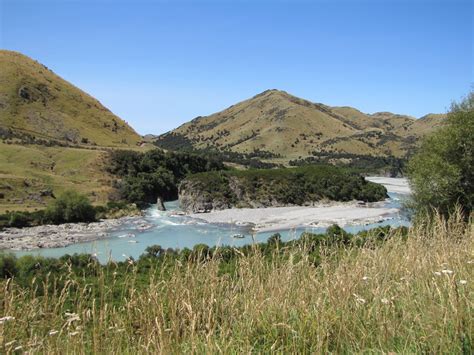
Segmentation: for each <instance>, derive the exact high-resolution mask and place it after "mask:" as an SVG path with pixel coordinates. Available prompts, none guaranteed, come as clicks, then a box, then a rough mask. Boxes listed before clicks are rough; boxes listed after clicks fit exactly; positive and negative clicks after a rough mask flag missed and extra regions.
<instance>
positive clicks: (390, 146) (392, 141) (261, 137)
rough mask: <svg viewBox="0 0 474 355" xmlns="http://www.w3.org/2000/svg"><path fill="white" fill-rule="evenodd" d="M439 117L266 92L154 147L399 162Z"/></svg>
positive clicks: (185, 127)
mask: <svg viewBox="0 0 474 355" xmlns="http://www.w3.org/2000/svg"><path fill="white" fill-rule="evenodd" d="M443 118H444V115H427V116H425V117H424V118H421V119H419V120H417V119H415V118H413V117H409V116H404V115H396V114H393V113H389V112H379V113H375V114H365V113H362V112H360V111H359V110H357V109H355V108H352V107H330V106H327V105H324V104H320V103H313V102H310V101H307V100H303V99H300V98H297V97H295V96H292V95H290V94H288V93H286V92H284V91H279V90H267V91H264V92H262V93H261V94H258V95H256V96H254V97H252V98H251V99H249V100H245V101H243V102H240V103H238V104H236V105H233V106H231V107H229V108H227V109H225V110H224V111H221V112H218V113H215V114H213V115H210V116H206V117H197V118H195V119H193V120H192V121H191V122H188V123H186V124H184V125H182V126H180V127H178V128H177V129H175V130H173V131H171V132H169V133H166V134H164V135H161V136H160V137H158V138H157V139H156V144H157V145H159V146H161V147H163V148H168V149H183V148H195V149H208V148H211V147H215V148H217V149H218V150H220V151H233V152H239V153H251V152H253V151H255V150H259V151H265V152H270V153H272V154H275V155H279V156H281V157H282V158H283V159H282V160H286V161H288V160H290V159H297V158H300V157H307V156H311V155H313V152H317V153H325V152H327V153H349V154H357V155H375V156H395V157H402V156H404V155H406V154H407V152H409V151H410V150H411V149H413V148H414V147H415V146H416V142H417V140H418V138H419V137H420V136H423V135H424V134H426V133H428V132H430V131H432V130H433V129H434V128H435V127H436V126H437V125H439V124H440V122H442V120H443Z"/></svg>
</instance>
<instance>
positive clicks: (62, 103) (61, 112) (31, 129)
mask: <svg viewBox="0 0 474 355" xmlns="http://www.w3.org/2000/svg"><path fill="white" fill-rule="evenodd" d="M0 128H2V129H3V130H4V131H5V129H7V130H8V131H10V132H11V131H13V132H16V133H19V132H20V133H22V134H28V135H31V136H34V137H35V138H41V139H46V140H48V139H53V140H58V141H63V142H68V143H79V144H92V145H99V146H112V147H113V146H135V145H136V144H137V143H138V142H139V141H140V140H141V137H140V136H139V135H138V134H137V133H136V132H135V131H134V130H133V129H132V128H131V127H130V126H129V125H128V124H127V123H126V122H125V121H123V120H122V119H120V118H119V117H117V116H116V115H114V114H113V113H112V112H110V111H109V110H108V109H107V108H105V107H104V106H103V105H102V104H101V103H100V102H99V101H97V100H96V99H94V98H93V97H91V96H90V95H88V94H86V93H85V92H83V91H81V90H80V89H78V88H76V87H75V86H73V85H72V84H70V83H68V82H67V81H65V80H64V79H62V78H60V77H59V76H58V75H56V74H54V73H53V72H52V71H51V70H50V69H48V68H47V67H46V66H44V65H42V64H40V63H38V62H37V61H34V60H33V59H31V58H29V57H27V56H25V55H23V54H20V53H17V52H12V51H7V50H0Z"/></svg>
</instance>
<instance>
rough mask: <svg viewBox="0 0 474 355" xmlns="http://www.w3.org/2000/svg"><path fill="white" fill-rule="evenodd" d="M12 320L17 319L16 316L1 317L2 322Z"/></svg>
mask: <svg viewBox="0 0 474 355" xmlns="http://www.w3.org/2000/svg"><path fill="white" fill-rule="evenodd" d="M12 320H15V317H12V316H5V317H2V318H0V324H3V323H6V322H9V321H12Z"/></svg>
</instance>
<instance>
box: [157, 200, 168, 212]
mask: <svg viewBox="0 0 474 355" xmlns="http://www.w3.org/2000/svg"><path fill="white" fill-rule="evenodd" d="M156 208H157V209H158V211H166V207H165V204H164V203H163V200H162V199H161V197H158V198H157V199H156Z"/></svg>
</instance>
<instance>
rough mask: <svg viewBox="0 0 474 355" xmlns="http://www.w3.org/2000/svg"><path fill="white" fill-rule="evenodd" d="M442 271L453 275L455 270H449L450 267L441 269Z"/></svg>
mask: <svg viewBox="0 0 474 355" xmlns="http://www.w3.org/2000/svg"><path fill="white" fill-rule="evenodd" d="M441 272H442V273H443V274H445V275H451V274H452V273H453V272H454V271H453V270H449V269H443V270H441Z"/></svg>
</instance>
